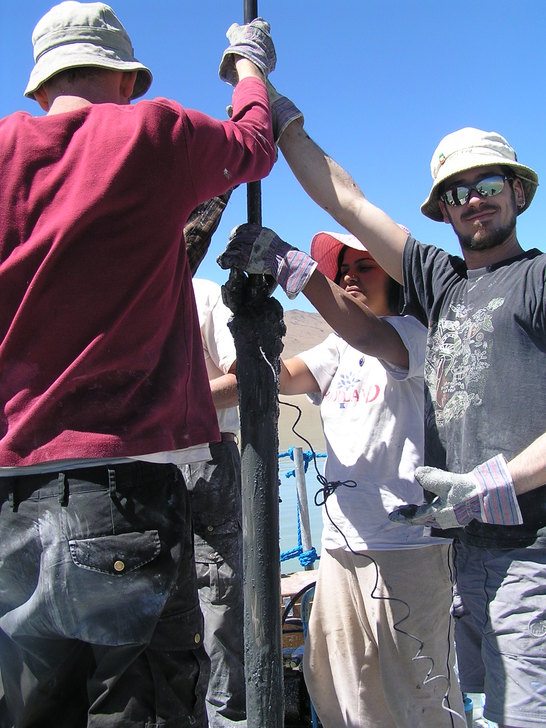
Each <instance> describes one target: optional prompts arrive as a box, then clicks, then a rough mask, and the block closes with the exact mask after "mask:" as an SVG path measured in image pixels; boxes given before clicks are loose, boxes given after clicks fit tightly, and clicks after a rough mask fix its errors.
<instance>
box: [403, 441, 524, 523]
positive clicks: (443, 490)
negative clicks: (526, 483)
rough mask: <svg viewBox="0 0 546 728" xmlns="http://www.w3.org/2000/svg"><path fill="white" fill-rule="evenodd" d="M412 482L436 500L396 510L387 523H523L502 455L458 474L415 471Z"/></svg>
mask: <svg viewBox="0 0 546 728" xmlns="http://www.w3.org/2000/svg"><path fill="white" fill-rule="evenodd" d="M415 479H416V480H417V482H418V483H419V485H420V486H421V487H422V488H424V489H425V490H428V491H430V492H431V493H434V494H435V495H436V498H435V499H434V500H433V501H432V503H427V504H426V505H422V506H414V505H409V506H400V507H399V508H396V509H395V510H394V511H393V512H392V513H390V514H389V519H390V520H391V521H395V522H396V523H407V524H409V525H413V526H416V525H421V526H431V527H433V528H441V529H445V528H460V527H461V526H466V525H467V523H470V521H472V520H474V519H475V520H476V521H481V522H482V523H490V524H494V525H497V526H519V525H521V524H522V523H523V519H522V517H521V511H520V509H519V505H518V501H517V498H516V493H515V490H514V484H513V482H512V478H511V477H510V473H509V472H508V468H507V466H506V460H505V459H504V456H503V455H496V456H495V457H494V458H491V460H488V461H487V462H485V463H482V464H481V465H478V466H477V467H476V468H474V470H472V471H471V472H470V473H464V474H462V475H461V474H457V473H448V472H446V471H445V470H439V469H438V468H427V467H424V468H417V469H416V471H415Z"/></svg>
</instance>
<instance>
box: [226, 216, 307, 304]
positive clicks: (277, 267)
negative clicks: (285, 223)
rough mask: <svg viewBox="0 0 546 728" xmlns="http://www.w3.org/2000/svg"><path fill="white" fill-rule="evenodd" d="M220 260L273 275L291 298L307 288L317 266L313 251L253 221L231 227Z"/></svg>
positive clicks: (228, 266) (229, 265)
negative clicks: (298, 245)
mask: <svg viewBox="0 0 546 728" xmlns="http://www.w3.org/2000/svg"><path fill="white" fill-rule="evenodd" d="M217 262H218V265H219V266H220V267H221V268H224V269H227V268H240V269H242V270H245V271H246V272H247V273H266V274H269V275H271V276H273V278H274V279H275V280H276V281H277V282H278V284H279V285H280V286H281V288H282V289H283V291H284V292H285V293H286V295H287V296H288V298H295V297H296V296H297V295H298V293H299V292H300V291H301V290H302V289H303V288H305V286H306V285H307V282H308V281H309V278H311V275H312V273H313V271H314V270H315V268H316V267H317V262H316V261H315V260H313V258H311V256H310V255H307V253H304V252H303V251H301V250H298V249H297V248H294V247H292V246H291V245H289V244H288V243H285V242H284V240H281V239H280V238H279V236H278V235H277V234H276V233H275V232H274V231H273V230H270V229H269V228H265V227H261V226H260V225H255V224H251V223H246V224H244V225H239V226H238V227H236V228H234V229H233V230H232V231H231V234H230V236H229V240H228V246H227V248H226V249H225V251H224V252H223V253H222V255H221V256H220V257H219V258H218V261H217Z"/></svg>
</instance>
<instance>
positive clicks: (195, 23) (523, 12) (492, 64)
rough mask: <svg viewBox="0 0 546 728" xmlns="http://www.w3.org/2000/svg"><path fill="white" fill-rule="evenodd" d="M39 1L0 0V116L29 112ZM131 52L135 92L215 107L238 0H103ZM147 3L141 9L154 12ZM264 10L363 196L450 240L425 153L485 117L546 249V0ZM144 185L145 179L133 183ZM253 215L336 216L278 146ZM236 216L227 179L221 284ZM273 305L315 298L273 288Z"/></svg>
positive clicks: (321, 128) (318, 225)
mask: <svg viewBox="0 0 546 728" xmlns="http://www.w3.org/2000/svg"><path fill="white" fill-rule="evenodd" d="M51 5H52V3H51V2H49V1H48V0H24V1H23V2H19V3H14V2H12V1H8V0H4V1H3V2H2V3H1V7H0V23H1V27H2V29H3V34H2V35H3V38H2V44H1V46H0V83H1V93H0V116H5V115H7V114H9V113H11V112H13V111H16V110H21V109H22V110H27V111H29V112H31V113H41V112H40V111H39V109H38V106H37V104H36V103H35V102H31V101H28V100H26V99H24V97H23V95H22V93H23V89H24V88H25V86H26V83H27V80H28V75H29V73H30V70H31V68H32V63H33V61H32V47H31V33H32V29H33V27H34V25H35V24H36V22H37V21H38V19H39V18H40V17H41V16H42V15H43V14H44V13H45V12H46V11H47V10H48V9H49V8H50V7H51ZM111 5H112V6H113V8H114V10H115V11H116V13H117V14H118V16H119V17H120V19H121V21H122V22H123V23H124V25H125V27H126V28H127V30H128V32H129V34H130V35H131V38H132V41H133V45H134V47H135V53H136V55H137V57H138V58H139V60H141V61H142V62H144V63H146V65H148V66H149V67H150V68H151V70H152V72H153V74H154V82H153V84H152V87H151V89H150V91H149V92H148V94H147V97H149V98H151V97H153V96H167V97H171V98H175V99H177V100H178V101H180V102H181V103H182V104H183V105H185V106H187V107H190V108H197V109H200V110H202V111H205V112H207V113H209V114H211V115H212V116H216V117H218V118H224V117H225V107H226V105H227V104H228V103H229V102H230V97H231V91H230V87H229V86H228V85H227V84H225V83H223V82H222V81H220V79H219V78H218V74H217V71H218V64H219V61H220V58H221V55H222V52H223V50H224V48H225V46H226V38H225V32H226V30H227V28H228V27H229V25H230V24H231V23H232V22H242V19H243V2H242V0H199V2H189V1H188V0H177V2H172V1H171V0H157V2H155V3H150V2H148V1H146V2H144V1H143V0H117V1H116V2H114V0H112V2H111ZM151 9H153V13H152V12H151ZM258 11H259V14H260V15H262V16H263V17H265V18H266V19H267V20H268V21H269V22H270V23H271V30H272V35H273V38H274V40H275V45H276V48H277V56H278V61H277V68H276V70H275V71H274V73H273V74H272V76H271V80H272V82H273V83H274V84H275V85H276V86H277V88H278V89H279V90H281V91H282V92H283V93H285V94H286V95H287V96H289V97H290V98H292V99H293V100H294V101H295V102H296V103H297V105H298V106H299V107H300V108H301V110H302V111H303V112H304V114H305V120H306V122H305V127H306V129H307V131H308V133H309V134H311V136H312V137H313V138H314V139H315V140H316V141H317V142H318V143H319V144H320V145H321V146H322V147H323V148H324V149H326V151H328V153H329V154H331V155H332V156H333V157H334V158H335V159H337V160H338V161H339V162H340V163H341V164H342V165H343V166H344V167H346V168H347V169H348V170H349V171H350V172H351V173H352V175H353V177H354V178H355V179H356V181H357V182H358V184H359V185H360V187H361V188H362V190H363V191H364V193H365V194H366V195H367V197H368V198H369V199H370V200H371V201H372V202H374V203H375V204H377V205H379V206H380V207H383V208H384V209H385V210H386V211H387V212H388V213H389V214H390V215H391V216H392V217H393V218H394V219H395V220H397V221H398V222H401V223H403V224H405V225H406V226H407V227H409V228H410V229H411V231H412V233H413V234H414V235H415V236H416V237H417V238H418V239H420V240H422V241H423V242H429V243H435V244H437V245H440V246H441V247H443V248H445V249H446V250H449V251H450V252H452V253H456V252H458V244H457V241H456V239H455V237H454V235H453V233H452V231H451V229H450V228H449V227H448V226H447V225H444V224H442V223H434V222H432V221H430V220H428V219H427V218H425V217H424V216H423V215H422V214H421V212H420V210H419V207H420V204H421V202H422V201H423V199H424V198H425V197H426V195H427V193H428V190H429V188H430V183H431V178H430V170H429V164H430V157H431V155H432V152H433V150H434V148H435V147H436V145H437V143H438V142H439V141H440V139H441V138H442V137H443V136H444V135H445V134H447V133H449V132H451V131H454V130H455V129H458V128H460V127H463V126H476V127H479V128H481V129H486V130H495V131H498V132H500V133H501V134H503V135H504V136H505V137H507V139H508V141H509V142H510V143H511V144H512V145H513V146H514V147H515V149H516V151H517V153H518V158H519V160H520V161H521V162H523V163H524V164H528V165H530V166H531V167H533V168H534V169H535V170H536V171H537V173H538V175H539V178H540V179H542V180H543V185H544V186H541V187H539V189H538V191H537V194H536V196H535V199H534V201H533V204H532V205H531V207H530V208H529V210H528V211H526V212H525V213H524V214H523V215H522V216H521V218H520V219H519V221H518V235H519V239H520V242H521V244H522V245H523V247H524V248H531V247H538V248H539V249H541V250H546V248H545V247H544V222H545V219H546V214H545V212H546V144H545V139H544V134H545V130H546V102H545V98H546V95H545V78H546V51H545V46H544V37H545V31H546V3H545V2H544V0H521V2H518V3H516V2H515V1H514V0H497V2H495V3H493V4H491V3H480V2H475V3H464V2H459V3H456V2H442V1H438V0H419V2H412V1H410V0H346V1H345V2H344V3H337V2H325V1H324V0H261V1H260V0H258ZM142 183H143V184H146V180H145V179H143V180H142ZM262 215H263V224H264V225H267V226H269V227H272V228H274V229H275V230H276V231H277V232H278V233H279V235H280V236H281V237H283V238H284V239H285V240H288V241H290V242H292V243H293V244H295V245H298V247H301V248H303V249H307V250H308V246H309V242H310V240H311V237H312V236H313V234H314V233H315V232H317V231H318V230H339V229H340V228H339V226H338V225H337V224H336V223H335V222H333V221H332V220H331V218H330V217H329V216H328V215H327V214H326V213H324V212H323V211H321V210H320V208H318V207H317V206H316V205H315V204H314V203H313V202H312V201H311V200H310V199H309V198H308V197H307V196H306V194H305V193H304V192H303V190H302V189H301V187H300V186H299V185H298V183H297V182H296V180H295V179H294V178H293V176H292V174H291V172H290V170H289V168H288V166H287V165H286V163H285V162H284V160H283V159H282V156H281V155H280V156H279V160H278V162H277V164H276V165H275V168H274V169H273V171H272V173H271V174H270V176H269V177H268V178H267V179H266V180H264V181H263V182H262ZM245 220H246V189H245V188H244V187H241V188H239V189H237V190H236V191H235V192H234V194H233V196H232V199H231V202H230V204H229V206H228V208H227V210H226V212H225V213H224V217H223V219H222V223H221V225H220V228H219V230H218V231H217V233H216V234H215V236H214V240H213V247H212V249H211V251H210V252H209V254H208V256H207V258H206V259H205V261H204V262H203V263H202V265H201V267H200V269H199V275H200V276H201V277H207V278H211V279H213V280H215V281H217V282H218V283H223V282H224V281H225V280H226V273H225V272H224V271H222V270H220V268H219V267H218V266H217V265H216V262H215V260H216V257H217V255H218V254H219V253H220V252H221V251H222V250H223V249H224V247H225V242H226V240H227V236H228V235H229V231H230V230H231V228H232V227H234V226H235V225H237V224H239V223H241V222H245ZM275 296H276V297H277V298H278V299H279V300H280V302H281V304H282V305H283V307H284V308H286V309H292V308H297V309H300V310H306V311H311V310H313V309H312V308H311V306H310V304H308V302H307V301H306V299H305V298H304V297H303V296H300V297H298V298H297V299H296V300H294V301H288V299H287V298H286V297H285V296H284V295H283V294H282V292H279V290H278V289H277V291H276V292H275Z"/></svg>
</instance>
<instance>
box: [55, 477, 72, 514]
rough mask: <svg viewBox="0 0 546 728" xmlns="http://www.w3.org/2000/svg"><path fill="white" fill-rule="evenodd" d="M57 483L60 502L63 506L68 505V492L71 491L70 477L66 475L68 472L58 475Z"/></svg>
mask: <svg viewBox="0 0 546 728" xmlns="http://www.w3.org/2000/svg"><path fill="white" fill-rule="evenodd" d="M57 484H58V486H59V503H60V504H61V506H64V507H65V508H66V506H67V505H68V493H69V487H68V478H67V477H66V473H59V475H58V477H57Z"/></svg>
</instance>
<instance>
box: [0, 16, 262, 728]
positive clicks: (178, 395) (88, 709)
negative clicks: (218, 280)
mask: <svg viewBox="0 0 546 728" xmlns="http://www.w3.org/2000/svg"><path fill="white" fill-rule="evenodd" d="M227 35H228V39H229V41H230V46H229V47H228V48H227V49H226V52H225V53H224V56H223V58H222V63H221V66H220V77H221V78H223V79H224V80H226V81H228V82H229V83H231V84H232V85H234V86H235V89H234V92H233V100H232V105H233V115H232V117H231V119H229V120H226V121H218V120H215V119H212V118H210V117H208V116H206V115H204V114H201V113H199V112H196V111H189V110H186V109H184V108H183V107H182V106H180V104H178V103H176V102H174V101H170V100H167V99H163V98H158V99H154V100H149V101H148V100H145V101H140V102H138V103H136V104H131V103H130V102H131V100H132V99H135V98H137V97H139V96H141V95H143V94H144V93H146V91H147V90H148V88H149V86H150V83H151V78H152V76H151V73H150V71H149V70H148V69H147V68H146V66H144V65H143V64H142V63H140V62H139V61H138V60H137V59H136V58H135V56H134V52H133V48H132V46H131V42H130V39H129V37H128V35H127V33H126V31H125V29H124V28H123V26H122V24H121V23H120V21H119V20H118V18H117V17H116V15H115V14H114V12H113V11H112V9H111V8H110V7H108V6H107V5H103V4H102V3H87V4H86V3H78V2H63V3H61V4H60V5H56V6H55V7H53V8H52V9H51V10H50V11H49V12H48V13H47V14H46V15H45V16H44V17H43V18H42V19H41V20H40V21H39V23H38V24H37V26H36V28H35V30H34V34H33V45H34V52H35V66H34V69H33V70H32V73H31V76H30V81H29V84H28V86H27V89H26V91H25V93H26V95H27V96H28V97H30V98H34V99H36V101H37V102H38V103H39V105H40V106H41V108H42V109H43V110H44V111H45V112H47V114H46V115H45V116H43V115H41V116H32V115H30V114H27V113H22V112H19V113H14V114H12V115H10V116H8V117H6V118H4V119H2V120H0V174H1V177H2V186H1V189H0V373H1V374H0V695H1V694H2V688H3V692H4V697H3V698H2V700H1V701H0V726H2V727H3V726H10V725H30V724H32V725H40V726H46V725H48V726H49V725H51V726H53V725H55V726H56V727H57V728H58V727H59V726H67V727H68V726H69V727H70V728H75V727H76V728H77V727H78V726H84V725H93V726H113V725H116V726H117V725H122V724H123V726H142V727H143V726H148V725H152V724H153V725H158V726H159V725H161V726H174V725H176V726H189V725H191V726H204V725H206V717H205V712H204V704H203V696H204V691H205V688H206V664H205V663H203V662H202V660H201V658H202V655H203V654H204V653H203V651H202V647H201V642H202V621H201V615H200V611H199V605H198V598H197V590H196V585H195V567H194V563H193V552H192V541H191V528H190V523H189V519H188V510H187V508H188V505H187V492H186V488H185V485H184V482H183V479H182V478H181V475H180V470H179V468H178V467H177V465H180V464H182V463H186V462H193V461H197V460H203V459H208V457H209V449H208V444H209V442H213V441H215V440H218V439H219V431H218V425H217V421H216V415H215V411H214V407H213V404H212V399H211V396H210V388H209V385H208V378H207V374H206V369H205V366H204V360H203V353H202V347H201V339H200V331H199V324H198V319H197V314H196V310H195V302H194V298H193V291H192V284H191V274H190V269H189V265H188V261H187V256H186V251H185V246H184V236H183V228H184V224H185V222H186V220H187V218H188V216H189V214H190V212H191V211H192V210H193V209H194V208H195V207H196V205H198V204H199V203H201V202H203V201H205V200H208V199H209V198H211V197H213V196H215V195H221V194H223V193H224V192H226V190H227V189H228V188H231V187H233V186H235V185H237V184H240V183H244V182H248V181H253V180H257V179H260V178H262V177H264V176H265V175H267V174H268V173H269V171H270V169H271V167H272V165H273V163H274V159H275V149H274V144H273V137H272V131H271V118H270V110H269V103H268V98H267V92H266V88H265V84H264V77H265V76H266V75H267V74H268V73H269V71H271V70H272V69H273V68H274V65H275V51H274V47H273V44H272V41H271V38H270V35H269V26H268V25H267V23H265V22H264V21H261V20H257V21H253V23H251V24H249V25H248V26H237V25H234V26H232V27H231V28H230V29H229V31H228V34H227ZM204 665H205V669H204Z"/></svg>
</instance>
